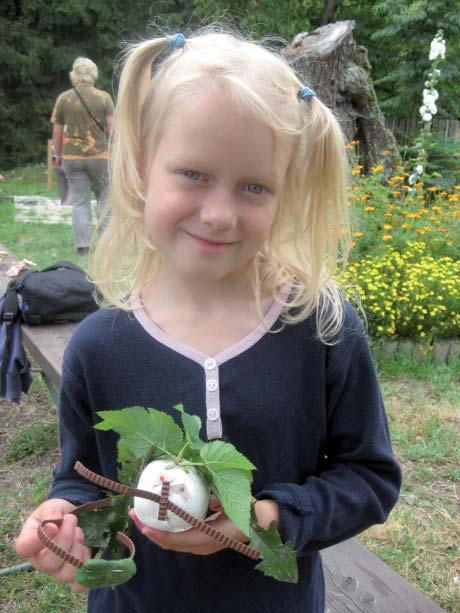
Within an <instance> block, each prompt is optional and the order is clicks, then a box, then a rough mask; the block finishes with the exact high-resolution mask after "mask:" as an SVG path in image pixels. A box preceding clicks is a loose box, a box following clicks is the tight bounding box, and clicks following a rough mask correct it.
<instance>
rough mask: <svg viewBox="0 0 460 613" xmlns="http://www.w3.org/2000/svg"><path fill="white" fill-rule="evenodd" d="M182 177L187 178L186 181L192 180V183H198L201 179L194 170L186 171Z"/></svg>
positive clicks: (198, 173)
mask: <svg viewBox="0 0 460 613" xmlns="http://www.w3.org/2000/svg"><path fill="white" fill-rule="evenodd" d="M184 175H185V176H186V177H187V179H192V181H198V179H199V178H200V177H201V173H200V172H197V171H196V170H186V171H185V172H184Z"/></svg>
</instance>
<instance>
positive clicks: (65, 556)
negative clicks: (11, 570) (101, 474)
mask: <svg viewBox="0 0 460 613" xmlns="http://www.w3.org/2000/svg"><path fill="white" fill-rule="evenodd" d="M111 504H112V501H111V499H110V498H103V499H102V500H96V501H94V502H88V503H86V504H82V505H81V506H79V507H76V508H75V509H73V510H72V511H70V514H72V515H77V516H78V514H79V513H83V512H85V511H94V510H96V509H102V508H104V507H108V506H110V505H111ZM50 523H53V524H56V526H60V525H61V524H62V519H45V520H44V521H42V522H41V524H40V525H39V526H38V531H37V532H38V537H39V539H40V540H41V542H42V543H43V544H44V545H45V547H48V549H49V550H50V551H52V552H53V553H54V554H56V555H57V556H58V557H59V558H61V560H64V562H68V563H69V564H71V565H72V566H75V567H76V568H81V567H82V566H83V562H82V561H81V560H79V559H78V558H76V557H75V556H73V555H71V554H70V553H69V552H68V551H66V550H65V549H62V547H60V546H59V545H57V544H56V543H55V542H54V541H53V539H51V538H50V537H49V536H48V535H47V534H46V532H45V531H44V530H43V526H44V525H45V524H50ZM116 539H117V541H118V542H120V543H121V544H122V545H124V546H125V547H126V548H127V549H128V550H129V558H130V559H131V560H132V559H133V558H134V555H135V553H136V547H135V546H134V543H133V542H132V540H131V539H130V538H129V537H128V536H126V534H123V533H122V532H117V536H116Z"/></svg>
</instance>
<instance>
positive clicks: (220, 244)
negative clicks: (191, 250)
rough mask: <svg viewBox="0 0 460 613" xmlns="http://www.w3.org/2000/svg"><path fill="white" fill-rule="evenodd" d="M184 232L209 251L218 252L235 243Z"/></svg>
mask: <svg viewBox="0 0 460 613" xmlns="http://www.w3.org/2000/svg"><path fill="white" fill-rule="evenodd" d="M186 234H188V236H190V238H192V239H193V240H194V241H195V242H196V243H197V244H198V245H199V246H200V247H201V248H202V249H204V250H205V251H208V252H209V253H220V252H221V251H223V250H224V249H226V248H227V247H230V246H231V245H234V244H235V243H236V241H232V242H229V241H217V240H212V239H209V238H205V237H202V236H195V235H194V234H191V233H190V232H186Z"/></svg>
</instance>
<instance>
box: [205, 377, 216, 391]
mask: <svg viewBox="0 0 460 613" xmlns="http://www.w3.org/2000/svg"><path fill="white" fill-rule="evenodd" d="M206 389H207V390H209V391H210V392H215V391H216V389H217V381H216V380H215V379H208V380H207V381H206Z"/></svg>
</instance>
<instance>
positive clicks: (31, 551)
mask: <svg viewBox="0 0 460 613" xmlns="http://www.w3.org/2000/svg"><path fill="white" fill-rule="evenodd" d="M74 508H75V505H73V504H71V503H70V502H68V501H67V500H62V499H60V498H54V499H51V500H46V501H45V502H44V503H43V504H41V505H40V506H39V507H37V509H35V511H34V512H33V513H32V514H31V515H30V516H29V518H28V519H27V520H26V521H25V523H24V526H23V527H22V530H21V533H20V534H19V536H18V538H17V540H16V553H17V554H18V556H20V557H21V558H26V559H27V560H29V562H30V563H31V564H32V566H34V568H36V569H37V570H40V571H43V572H45V573H47V574H49V575H51V576H52V577H54V578H55V579H57V580H58V581H63V582H65V583H68V584H69V586H70V589H71V590H72V591H73V592H85V591H86V588H84V587H83V586H81V585H80V584H79V583H76V582H75V581H74V576H75V573H76V572H77V569H76V568H75V566H72V565H71V564H68V563H67V562H64V561H63V560H61V558H59V557H58V556H57V555H55V554H54V553H53V552H52V551H50V550H49V549H48V548H47V547H45V546H44V545H43V543H42V542H41V540H40V538H39V536H38V526H39V525H40V523H41V522H42V521H43V520H45V519H62V520H63V521H62V524H61V526H57V525H56V524H53V523H49V524H45V525H44V527H43V530H44V531H45V532H46V534H47V535H48V536H49V537H50V538H52V539H53V541H54V542H55V543H56V544H57V545H59V546H60V547H62V549H65V550H66V551H68V552H69V553H70V554H71V555H73V556H75V557H76V558H78V559H80V560H82V561H83V562H86V560H88V559H89V558H90V557H91V550H90V549H89V547H86V545H84V544H83V531H82V530H81V528H79V527H78V526H77V521H78V520H77V517H76V516H75V515H69V512H70V511H72V509H74Z"/></svg>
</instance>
